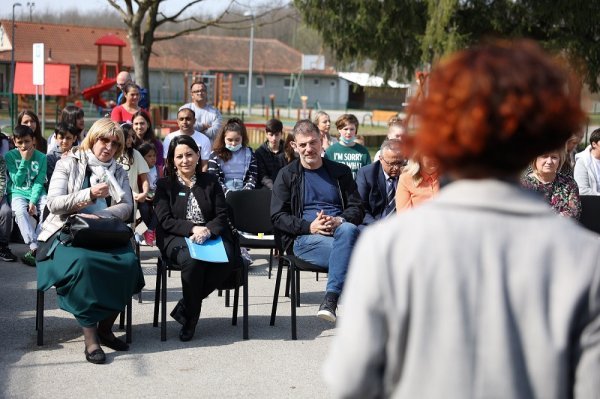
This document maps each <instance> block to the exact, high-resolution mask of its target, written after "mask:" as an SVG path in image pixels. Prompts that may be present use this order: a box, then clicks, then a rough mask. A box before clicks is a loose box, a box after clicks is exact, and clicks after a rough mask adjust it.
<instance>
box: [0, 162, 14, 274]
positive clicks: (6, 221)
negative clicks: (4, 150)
mask: <svg viewBox="0 0 600 399" xmlns="http://www.w3.org/2000/svg"><path fill="white" fill-rule="evenodd" d="M6 180H7V177H6V161H5V160H4V156H2V155H0V260H3V261H4V262H14V261H16V260H17V257H16V256H15V255H14V254H13V253H12V251H11V250H10V248H9V246H8V244H9V241H10V235H11V233H12V227H13V216H12V210H11V209H10V206H9V205H8V200H7V196H6V194H5V193H6V183H7V182H6Z"/></svg>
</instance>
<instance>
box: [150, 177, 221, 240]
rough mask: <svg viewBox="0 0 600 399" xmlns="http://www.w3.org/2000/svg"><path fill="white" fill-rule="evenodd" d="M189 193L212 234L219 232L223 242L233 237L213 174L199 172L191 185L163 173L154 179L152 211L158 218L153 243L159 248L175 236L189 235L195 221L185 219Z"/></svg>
mask: <svg viewBox="0 0 600 399" xmlns="http://www.w3.org/2000/svg"><path fill="white" fill-rule="evenodd" d="M190 193H193V194H194V196H195V197H196V201H198V205H199V206H200V209H201V210H202V215H203V216H204V220H206V227H208V229H209V230H210V232H211V233H212V235H213V236H221V238H222V239H223V241H224V242H225V241H231V240H232V237H231V229H230V227H229V218H228V211H227V204H226V203H225V195H223V190H222V189H221V185H220V184H219V181H218V180H217V177H216V176H214V175H211V174H208V173H198V174H197V175H196V184H195V185H194V186H193V187H192V188H189V187H186V186H184V185H181V184H180V183H179V181H178V180H177V178H171V177H163V178H161V179H159V180H158V182H157V183H156V194H155V195H154V211H155V212H156V217H157V218H158V227H157V231H156V241H157V242H156V243H157V246H158V248H160V249H161V250H164V249H165V248H167V245H168V244H169V243H170V242H171V241H172V240H173V239H174V238H175V237H189V236H190V235H191V232H192V228H193V227H194V223H192V221H190V220H187V219H186V211H187V203H188V198H189V196H190Z"/></svg>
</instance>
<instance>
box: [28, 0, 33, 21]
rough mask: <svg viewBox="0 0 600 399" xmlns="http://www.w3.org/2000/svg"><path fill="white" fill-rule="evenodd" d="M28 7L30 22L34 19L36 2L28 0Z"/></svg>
mask: <svg viewBox="0 0 600 399" xmlns="http://www.w3.org/2000/svg"><path fill="white" fill-rule="evenodd" d="M27 7H29V22H31V21H33V7H35V3H34V2H33V1H32V2H29V1H28V2H27Z"/></svg>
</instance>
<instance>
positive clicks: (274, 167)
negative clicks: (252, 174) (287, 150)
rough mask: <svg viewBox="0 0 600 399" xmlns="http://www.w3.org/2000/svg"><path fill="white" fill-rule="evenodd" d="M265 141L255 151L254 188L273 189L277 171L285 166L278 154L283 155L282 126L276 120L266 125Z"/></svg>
mask: <svg viewBox="0 0 600 399" xmlns="http://www.w3.org/2000/svg"><path fill="white" fill-rule="evenodd" d="M265 130H266V133H267V140H266V141H265V142H264V143H263V144H262V145H261V146H260V147H258V149H257V150H256V153H255V155H256V164H257V166H258V181H257V182H256V188H260V187H263V186H264V187H266V188H268V189H271V190H272V189H273V182H274V181H275V178H276V177H277V173H278V172H279V169H281V168H283V167H284V166H285V164H286V163H285V160H284V159H283V158H282V157H279V156H278V154H281V153H283V140H282V139H281V135H282V132H283V124H282V123H281V121H280V120H278V119H271V120H269V121H268V122H267V125H266V128H265Z"/></svg>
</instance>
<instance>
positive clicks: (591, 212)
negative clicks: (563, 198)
mask: <svg viewBox="0 0 600 399" xmlns="http://www.w3.org/2000/svg"><path fill="white" fill-rule="evenodd" d="M579 199H580V200H581V218H580V219H579V221H580V222H581V224H582V225H583V226H584V227H586V228H588V229H590V230H592V231H593V232H595V233H598V234H600V195H581V196H579Z"/></svg>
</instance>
